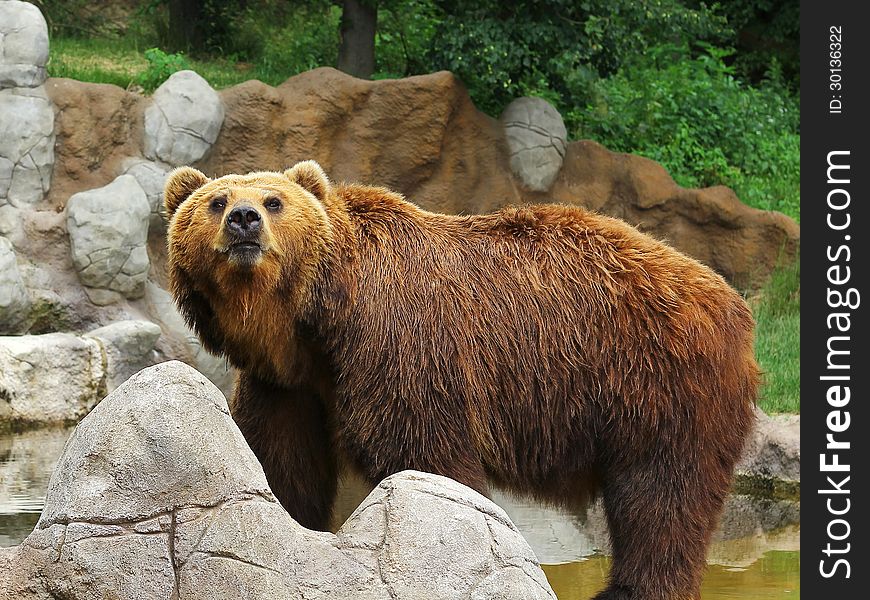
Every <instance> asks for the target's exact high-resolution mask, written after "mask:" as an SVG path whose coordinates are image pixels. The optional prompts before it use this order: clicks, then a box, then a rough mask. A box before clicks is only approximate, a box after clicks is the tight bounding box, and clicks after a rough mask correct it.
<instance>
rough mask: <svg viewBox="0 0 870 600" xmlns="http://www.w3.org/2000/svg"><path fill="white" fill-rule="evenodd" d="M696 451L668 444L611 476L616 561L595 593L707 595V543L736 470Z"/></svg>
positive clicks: (681, 598) (603, 596) (613, 596)
mask: <svg viewBox="0 0 870 600" xmlns="http://www.w3.org/2000/svg"><path fill="white" fill-rule="evenodd" d="M691 458H692V455H691V453H690V454H689V455H688V456H687V455H686V454H683V453H680V452H677V451H675V450H674V449H660V450H659V452H658V453H657V456H656V457H655V458H652V459H651V460H650V461H647V462H645V463H644V461H638V463H636V464H633V465H630V466H628V467H627V468H625V469H616V470H613V473H612V474H611V475H610V476H608V477H607V478H606V479H605V481H604V485H603V489H602V491H603V495H604V507H605V512H606V514H607V521H608V525H609V528H610V538H611V546H612V552H613V563H612V567H611V570H610V578H609V586H608V587H607V588H606V589H605V590H604V591H603V592H601V593H600V594H598V595H597V596H596V597H595V600H697V599H698V598H700V584H701V578H702V576H703V571H704V567H705V564H706V550H707V544H708V541H709V539H710V535H711V534H712V532H713V529H714V528H715V526H716V522H717V520H718V516H719V513H720V511H721V508H722V505H723V503H724V499H725V496H726V494H727V491H728V488H729V485H730V480H731V476H730V471H729V470H726V469H724V468H723V467H722V466H719V467H716V468H713V467H711V466H710V465H702V464H699V463H700V461H699V462H698V463H696V464H691ZM695 458H697V457H695ZM687 461H688V462H687ZM705 467H706V468H705Z"/></svg>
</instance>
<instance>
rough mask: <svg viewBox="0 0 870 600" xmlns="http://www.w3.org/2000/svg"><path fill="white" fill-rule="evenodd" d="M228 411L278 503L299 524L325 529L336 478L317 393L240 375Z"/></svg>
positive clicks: (248, 375)
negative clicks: (258, 462) (259, 465)
mask: <svg viewBox="0 0 870 600" xmlns="http://www.w3.org/2000/svg"><path fill="white" fill-rule="evenodd" d="M231 412H232V415H233V419H235V421H236V424H238V426H239V429H241V431H242V434H243V435H244V436H245V440H247V442H248V445H249V446H250V447H251V449H252V450H253V451H254V454H255V455H256V456H257V458H258V459H259V461H260V464H262V465H263V471H265V473H266V479H267V481H268V482H269V486H270V487H271V488H272V491H273V492H274V494H275V496H276V497H277V498H278V500H279V501H280V502H281V505H282V506H284V508H285V509H286V510H287V512H288V513H290V516H292V517H293V518H294V519H296V520H297V521H298V522H299V523H300V524H301V525H302V526H304V527H307V528H309V529H317V530H320V531H326V530H327V529H328V528H329V522H330V517H331V515H332V506H333V502H334V500H335V492H336V485H337V481H338V474H337V470H336V463H335V457H334V455H333V452H332V444H331V440H330V436H329V432H328V430H327V426H326V414H325V411H324V408H323V405H322V402H321V401H320V399H319V398H318V396H317V394H316V393H315V392H314V391H312V390H310V389H307V388H299V389H288V388H282V387H280V386H276V385H273V384H270V383H266V382H264V381H262V380H260V379H258V378H257V377H255V376H254V375H251V374H250V373H245V372H242V373H241V375H240V376H239V381H238V384H237V385H236V391H235V394H234V397H233V401H232V403H231Z"/></svg>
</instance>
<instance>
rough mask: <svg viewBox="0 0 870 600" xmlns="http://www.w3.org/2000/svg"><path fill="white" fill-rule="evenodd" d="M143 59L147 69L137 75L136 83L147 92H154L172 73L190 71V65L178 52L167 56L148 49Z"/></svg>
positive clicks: (157, 49) (157, 50) (158, 49)
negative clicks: (145, 61) (146, 62)
mask: <svg viewBox="0 0 870 600" xmlns="http://www.w3.org/2000/svg"><path fill="white" fill-rule="evenodd" d="M145 59H146V60H147V61H148V68H147V69H145V70H144V71H142V72H141V73H140V74H139V75H138V77H137V78H136V83H138V84H139V85H141V86H142V87H143V88H144V89H145V91H147V92H153V91H154V90H156V89H157V88H158V87H160V84H161V83H163V82H164V81H166V80H167V79H169V76H170V75H172V74H173V73H176V72H178V71H184V70H186V69H190V63H189V62H187V59H186V58H185V57H184V55H183V54H181V53H180V52H179V53H177V54H167V53H166V52H164V51H163V50H161V49H160V48H149V49H148V50H146V51H145Z"/></svg>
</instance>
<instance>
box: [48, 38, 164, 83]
mask: <svg viewBox="0 0 870 600" xmlns="http://www.w3.org/2000/svg"><path fill="white" fill-rule="evenodd" d="M147 67H148V61H147V60H145V55H144V54H143V53H142V52H141V51H140V49H139V48H137V47H136V45H135V43H134V42H131V41H126V40H124V39H102V38H89V39H77V38H70V39H66V38H57V37H56V38H54V39H52V40H51V52H50V54H49V61H48V75H49V77H68V78H70V79H77V80H79V81H89V82H91V83H111V84H114V85H117V86H120V87H122V88H127V87H129V85H130V84H131V83H132V82H133V81H134V80H135V79H136V77H137V76H138V74H139V73H141V72H142V71H144V70H145V69H146V68H147Z"/></svg>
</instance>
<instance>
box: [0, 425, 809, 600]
mask: <svg viewBox="0 0 870 600" xmlns="http://www.w3.org/2000/svg"><path fill="white" fill-rule="evenodd" d="M71 431H72V429H70V428H44V429H33V430H27V431H20V432H11V431H0V546H13V545H16V544H18V543H20V542H21V540H23V539H24V538H25V537H26V536H27V535H28V534H29V533H30V531H31V530H32V529H33V526H34V525H35V524H36V521H37V520H38V519H39V512H40V510H41V509H42V505H43V502H44V500H45V497H44V495H45V490H46V488H47V486H48V479H49V477H50V475H51V471H52V469H53V468H54V464H55V462H56V461H57V458H58V457H59V456H60V453H61V451H62V450H63V446H64V444H65V443H66V440H67V438H68V437H69V434H70V433H71ZM368 491H369V490H368V489H367V488H366V486H365V485H364V484H362V483H361V482H359V481H354V480H352V481H349V482H345V484H344V486H343V489H342V493H341V496H340V498H339V501H338V508H337V511H336V512H337V513H338V514H337V522H338V523H340V522H342V521H343V520H344V518H346V517H347V516H348V515H350V513H351V512H352V511H353V509H354V508H355V507H356V506H357V505H358V504H359V502H360V501H361V500H362V498H364V497H365V495H366V494H367V493H368ZM493 500H495V501H496V502H497V503H498V504H499V505H501V506H502V507H503V508H504V509H505V511H506V512H507V513H508V514H509V515H510V517H511V519H512V520H513V521H514V523H516V525H517V527H518V528H519V529H520V531H522V533H523V535H524V536H525V537H526V539H527V540H528V541H529V544H530V545H531V546H532V549H533V550H534V551H535V553H536V555H537V556H538V558H539V560H540V561H541V563H543V564H544V571H545V573H546V574H547V578H548V579H549V580H550V584H551V585H552V587H553V590H554V591H555V592H556V594H557V595H558V597H559V600H587V599H589V598H592V597H593V596H594V595H595V594H596V593H597V592H598V591H600V590H601V589H602V588H603V587H604V582H605V580H606V577H607V571H608V569H609V561H610V559H609V558H608V557H607V556H606V554H607V549H608V540H607V527H606V525H605V523H604V517H603V511H602V509H601V507H600V505H594V506H592V507H590V509H589V510H588V511H587V512H586V513H585V514H583V515H579V516H577V515H570V514H567V513H564V512H560V511H557V510H553V509H548V508H542V507H540V506H536V505H534V504H530V503H527V502H523V501H520V500H516V499H514V498H511V497H509V496H506V495H503V494H498V493H496V494H495V495H494V496H493ZM708 562H709V565H708V568H707V573H706V575H705V577H704V583H703V588H702V592H701V596H702V598H703V599H704V600H738V599H739V600H750V599H751V600H781V599H794V598H800V575H799V573H800V502H799V501H796V500H783V499H770V498H760V497H754V496H749V495H736V494H735V495H733V496H731V497H730V498H729V500H728V503H727V505H726V507H725V511H724V513H723V515H722V519H721V526H720V530H719V531H718V532H717V534H716V536H715V539H714V541H713V543H712V545H711V547H710V551H709V555H708Z"/></svg>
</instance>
